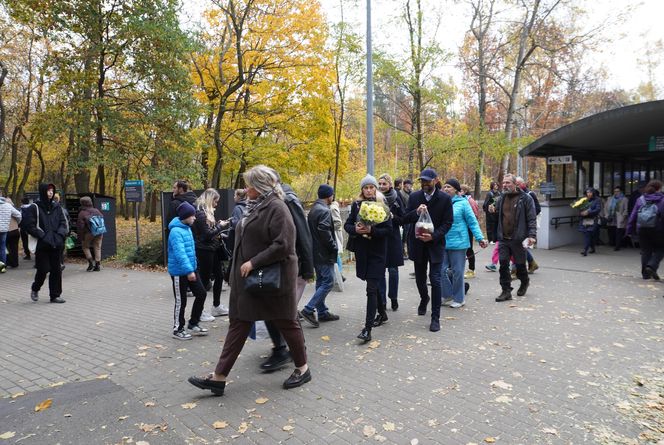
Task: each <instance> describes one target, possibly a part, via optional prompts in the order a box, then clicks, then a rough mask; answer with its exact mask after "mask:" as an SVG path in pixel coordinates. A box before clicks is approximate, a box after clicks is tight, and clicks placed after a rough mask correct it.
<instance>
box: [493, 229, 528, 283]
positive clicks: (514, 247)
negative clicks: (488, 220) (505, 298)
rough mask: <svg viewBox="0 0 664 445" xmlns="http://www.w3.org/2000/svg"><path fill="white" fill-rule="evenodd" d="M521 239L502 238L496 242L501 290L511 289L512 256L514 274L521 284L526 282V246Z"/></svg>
mask: <svg viewBox="0 0 664 445" xmlns="http://www.w3.org/2000/svg"><path fill="white" fill-rule="evenodd" d="M521 243H522V240H521V241H518V240H502V241H500V243H499V244H498V258H499V261H500V287H501V288H502V289H503V290H509V291H511V290H512V276H511V272H510V258H511V257H514V263H515V264H516V276H517V278H518V279H519V280H520V281H521V283H522V284H528V283H529V282H530V279H529V278H528V269H526V248H525V247H523V244H521Z"/></svg>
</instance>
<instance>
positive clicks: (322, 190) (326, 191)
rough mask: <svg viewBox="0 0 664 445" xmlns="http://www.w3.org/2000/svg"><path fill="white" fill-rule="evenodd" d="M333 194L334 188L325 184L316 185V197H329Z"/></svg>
mask: <svg viewBox="0 0 664 445" xmlns="http://www.w3.org/2000/svg"><path fill="white" fill-rule="evenodd" d="M333 195H334V189H333V188H332V187H330V186H329V185H327V184H321V185H320V186H319V187H318V199H325V198H329V197H330V196H333Z"/></svg>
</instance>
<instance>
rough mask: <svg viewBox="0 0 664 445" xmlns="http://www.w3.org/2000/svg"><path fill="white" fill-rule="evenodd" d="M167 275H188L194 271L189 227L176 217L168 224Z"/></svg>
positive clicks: (194, 249)
mask: <svg viewBox="0 0 664 445" xmlns="http://www.w3.org/2000/svg"><path fill="white" fill-rule="evenodd" d="M168 230H169V233H168V273H169V274H171V275H173V276H182V275H189V274H190V273H191V272H194V271H196V267H197V266H198V265H197V264H196V247H195V244H194V235H193V234H192V233H191V227H189V226H188V225H186V224H184V223H183V222H182V221H180V219H179V218H178V217H177V216H176V217H175V218H173V220H172V221H171V222H170V224H168Z"/></svg>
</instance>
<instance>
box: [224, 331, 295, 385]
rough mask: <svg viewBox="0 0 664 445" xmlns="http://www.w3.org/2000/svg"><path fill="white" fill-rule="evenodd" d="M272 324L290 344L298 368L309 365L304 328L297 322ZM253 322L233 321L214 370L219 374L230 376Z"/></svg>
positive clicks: (289, 347)
mask: <svg viewBox="0 0 664 445" xmlns="http://www.w3.org/2000/svg"><path fill="white" fill-rule="evenodd" d="M270 321H271V322H272V324H273V325H274V326H275V327H276V328H277V329H278V330H279V332H281V335H282V336H283V337H284V339H285V340H286V343H287V344H288V349H290V353H291V356H292V357H293V361H294V362H295V366H296V367H298V368H299V367H300V366H304V365H305V364H306V363H307V351H306V347H305V346H304V334H303V333H302V327H301V326H300V322H299V321H297V320H270ZM252 324H253V322H251V321H244V320H237V319H231V320H230V326H229V327H228V333H227V334H226V340H225V341H224V348H223V349H222V351H221V355H220V356H219V361H218V362H217V366H216V368H215V370H214V372H216V373H217V374H221V375H223V376H228V374H229V373H230V372H231V368H232V367H233V365H234V364H235V360H237V357H238V355H240V352H242V348H243V347H244V343H245V342H246V341H247V336H248V335H249V332H250V331H251V325H252Z"/></svg>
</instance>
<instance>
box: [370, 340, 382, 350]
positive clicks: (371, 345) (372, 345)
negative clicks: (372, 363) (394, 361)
mask: <svg viewBox="0 0 664 445" xmlns="http://www.w3.org/2000/svg"><path fill="white" fill-rule="evenodd" d="M378 346H380V342H379V341H378V340H374V341H372V342H371V343H369V348H370V349H376V348H377V347H378Z"/></svg>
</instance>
